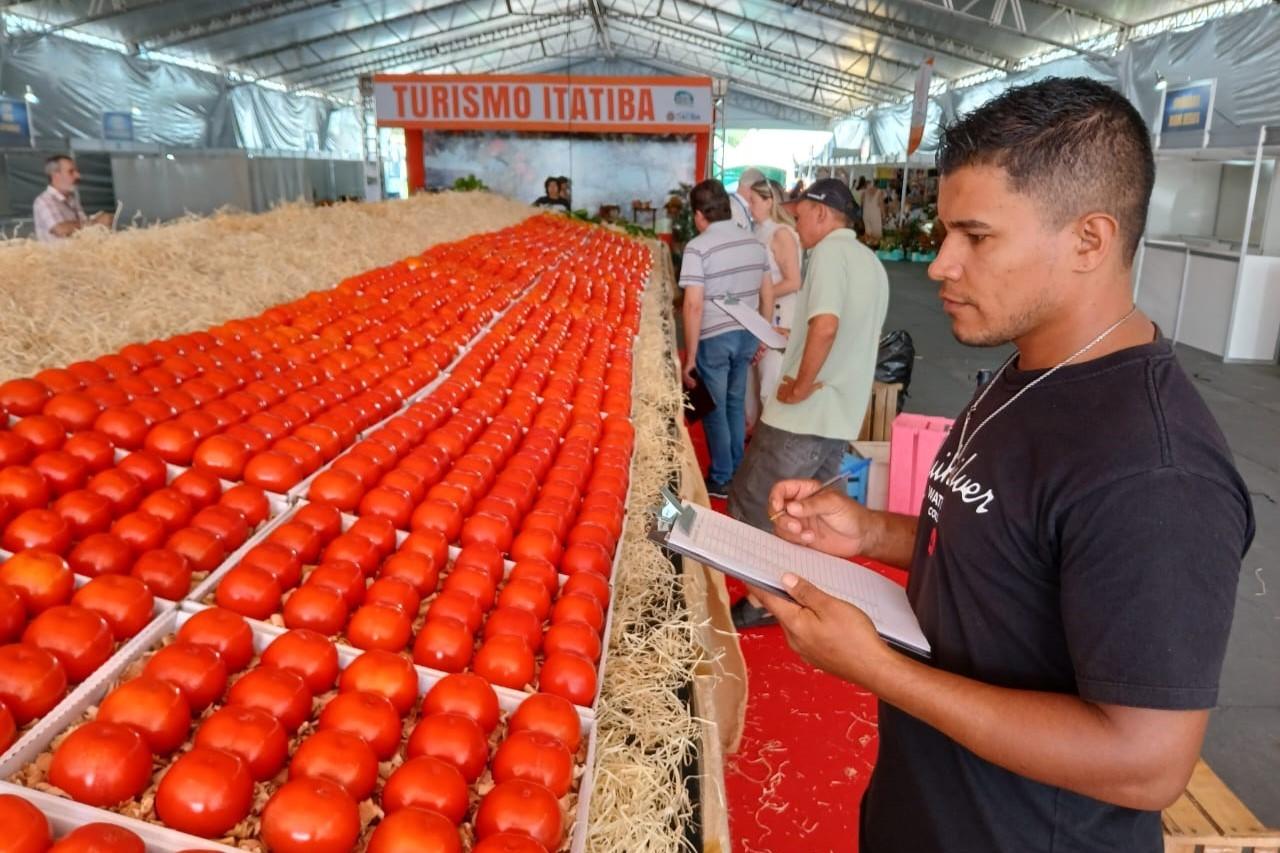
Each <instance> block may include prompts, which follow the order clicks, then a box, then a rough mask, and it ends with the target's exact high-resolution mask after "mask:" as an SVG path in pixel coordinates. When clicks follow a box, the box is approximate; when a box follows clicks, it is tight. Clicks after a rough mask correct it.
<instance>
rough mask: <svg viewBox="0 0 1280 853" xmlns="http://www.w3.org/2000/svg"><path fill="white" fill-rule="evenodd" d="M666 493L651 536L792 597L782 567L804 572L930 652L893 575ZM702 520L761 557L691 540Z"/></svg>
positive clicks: (916, 648) (894, 638)
mask: <svg viewBox="0 0 1280 853" xmlns="http://www.w3.org/2000/svg"><path fill="white" fill-rule="evenodd" d="M661 493H662V499H663V502H662V505H661V506H660V507H658V509H657V513H656V519H655V521H654V525H653V527H652V529H651V530H650V531H649V533H648V538H649V539H650V540H651V541H653V542H655V543H657V544H659V545H661V546H662V547H664V548H667V549H668V550H671V551H674V552H676V553H678V554H683V555H684V556H686V557H690V558H692V559H694V560H697V561H698V562H700V563H702V564H703V565H705V566H709V567H710V568H713V569H715V570H716V571H718V572H722V573H723V574H726V575H728V576H730V577H733V578H737V579H738V580H740V581H742V582H743V583H746V584H748V585H750V586H755V587H759V588H762V589H765V590H767V591H769V592H771V593H773V594H775V595H778V596H781V597H782V598H785V599H787V600H788V601H794V599H793V598H792V597H791V595H790V594H789V593H788V592H787V590H786V588H785V587H784V586H783V585H782V582H781V575H782V572H783V571H784V570H785V571H789V572H791V573H793V574H796V575H799V576H801V577H804V578H805V579H806V580H808V581H809V582H810V583H813V584H814V585H815V586H817V587H818V588H819V589H822V590H823V591H824V592H826V593H828V594H830V595H833V596H835V597H836V598H840V599H842V600H844V601H846V602H848V603H850V604H853V605H854V606H856V607H858V608H859V609H861V610H862V611H863V612H864V613H866V614H867V616H868V617H869V618H870V619H871V621H872V623H874V624H875V627H876V632H877V633H878V634H879V635H880V637H881V638H882V639H884V640H885V642H887V643H889V644H890V645H892V646H895V647H897V648H899V649H901V650H903V651H905V652H909V653H910V654H913V655H916V656H918V657H922V658H928V657H929V656H930V653H931V650H930V646H929V641H928V640H927V639H926V638H925V636H924V632H923V631H921V629H920V623H919V622H918V621H917V620H916V617H915V613H913V612H912V610H911V605H910V603H909V602H908V600H907V594H906V590H904V589H903V588H902V587H900V586H898V585H897V584H895V583H894V582H893V581H891V580H889V579H888V578H885V577H882V576H881V575H879V574H877V573H876V572H873V571H871V570H870V569H868V568H865V567H864V566H859V565H858V564H857V563H852V562H849V561H847V560H842V559H840V558H838V557H832V556H830V555H827V554H822V553H821V552H818V551H814V550H812V549H810V548H804V547H803V546H800V545H795V544H793V543H790V542H786V541H785V540H782V539H780V538H778V537H776V536H774V535H773V534H770V533H765V532H763V531H760V530H757V529H756V528H754V527H751V526H750V525H747V524H743V523H742V522H740V521H735V520H734V519H731V518H729V517H728V516H722V515H719V514H718V513H715V512H713V511H712V510H710V509H707V508H706V507H698V506H695V505H692V504H688V503H685V502H684V501H682V500H680V498H679V497H677V496H676V495H675V494H674V493H673V492H672V491H671V490H670V489H669V488H667V487H665V486H663V487H662V490H661ZM699 525H703V526H704V527H703V529H707V530H709V529H710V526H711V525H714V527H715V528H716V531H717V533H719V534H721V535H725V536H727V537H728V538H729V539H732V540H735V541H740V542H741V543H744V547H746V548H747V550H749V551H750V552H751V554H753V555H758V559H753V558H752V557H750V556H749V557H747V558H746V559H745V560H744V559H743V555H741V554H738V555H729V554H728V553H727V551H724V550H718V549H717V548H716V546H715V543H714V539H708V540H707V541H706V542H695V541H691V537H697V536H698V534H699V532H700V531H699ZM762 545H763V546H765V547H760V546H762ZM771 563H775V564H776V565H770V564H771Z"/></svg>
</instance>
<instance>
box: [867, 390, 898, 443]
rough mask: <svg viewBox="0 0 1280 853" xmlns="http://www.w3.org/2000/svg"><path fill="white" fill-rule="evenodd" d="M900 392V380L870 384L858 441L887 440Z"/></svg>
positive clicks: (895, 413) (895, 415)
mask: <svg viewBox="0 0 1280 853" xmlns="http://www.w3.org/2000/svg"><path fill="white" fill-rule="evenodd" d="M901 393H902V383H901V382H894V383H892V384H889V383H885V382H873V383H872V384H871V400H870V402H868V403H867V416H866V417H865V418H863V419H862V431H861V432H859V433H858V441H888V440H889V434H890V433H891V432H892V430H893V419H894V418H895V417H897V416H898V395H899V394H901Z"/></svg>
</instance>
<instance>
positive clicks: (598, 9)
mask: <svg viewBox="0 0 1280 853" xmlns="http://www.w3.org/2000/svg"><path fill="white" fill-rule="evenodd" d="M587 8H588V9H590V10H591V20H592V22H593V23H594V24H595V27H596V35H597V36H599V38H600V46H601V47H602V48H604V55H605V56H607V57H609V58H611V59H612V58H613V42H611V41H610V40H609V24H608V22H607V20H606V16H607V15H608V12H607V11H606V10H605V8H604V6H603V5H602V2H601V0H587Z"/></svg>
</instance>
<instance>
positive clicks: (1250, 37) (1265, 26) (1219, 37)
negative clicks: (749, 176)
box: [833, 5, 1280, 158]
mask: <svg viewBox="0 0 1280 853" xmlns="http://www.w3.org/2000/svg"><path fill="white" fill-rule="evenodd" d="M1277 44H1280V6H1275V5H1271V6H1264V7H1262V8H1260V9H1254V10H1252V11H1249V12H1244V13H1241V14H1239V15H1233V16H1231V17H1227V18H1218V19H1216V20H1213V21H1210V22H1208V23H1206V24H1205V25H1203V26H1200V27H1197V28H1196V29H1193V30H1189V31H1186V32H1170V33H1164V34H1161V35H1158V36H1155V37H1153V38H1149V39H1144V40H1142V41H1137V42H1132V43H1130V44H1128V45H1126V46H1125V47H1124V48H1123V49H1121V50H1120V51H1119V52H1118V53H1117V54H1116V55H1115V56H1113V57H1111V58H1109V59H1107V60H1105V61H1102V60H1091V59H1084V58H1079V57H1072V58H1068V59H1061V60H1058V61H1055V62H1049V63H1046V64H1044V65H1041V66H1040V67H1038V68H1035V69H1032V70H1029V71H1025V72H1022V73H1019V74H1013V75H1010V76H1008V77H1005V78H1001V79H999V80H992V81H991V82H988V83H982V84H979V85H977V86H969V87H966V88H964V89H957V90H955V91H951V92H943V93H940V94H938V95H936V96H934V97H932V98H931V99H930V102H929V117H928V124H927V126H926V129H925V137H924V141H923V142H922V143H921V145H920V149H919V152H918V153H919V154H926V155H930V156H932V154H933V153H934V151H935V150H936V148H937V142H938V129H939V127H940V125H941V124H942V123H944V122H948V121H951V120H953V119H954V118H955V117H956V116H958V115H962V114H963V113H966V112H968V111H969V110H972V109H974V108H975V107H977V106H979V105H980V104H982V103H984V102H986V101H987V100H989V99H990V98H992V97H994V96H996V95H998V94H999V93H1000V92H1002V91H1004V90H1005V89H1007V88H1008V87H1010V86H1014V85H1018V84H1021V83H1031V82H1034V81H1036V80H1039V79H1041V78H1043V77H1049V76H1056V77H1072V76H1085V77H1093V78H1096V79H1098V80H1103V81H1105V82H1108V83H1111V84H1112V85H1114V86H1115V87H1116V88H1118V89H1120V91H1122V92H1124V93H1125V95H1126V96H1127V97H1128V98H1129V100H1131V101H1133V103H1134V104H1135V105H1136V106H1137V107H1138V109H1139V111H1141V113H1142V115H1143V117H1144V118H1146V119H1147V122H1148V123H1150V124H1153V125H1154V123H1155V122H1156V119H1157V116H1156V112H1157V111H1158V110H1159V108H1160V92H1159V91H1158V90H1157V89H1156V88H1155V84H1156V79H1157V78H1156V74H1157V73H1159V74H1162V75H1163V76H1164V77H1165V78H1166V79H1167V80H1169V81H1170V82H1171V83H1172V84H1177V83H1179V82H1183V81H1187V80H1198V79H1203V78H1217V80H1218V89H1217V96H1216V101H1215V104H1214V115H1213V123H1212V128H1211V133H1210V145H1212V146H1221V147H1233V146H1241V145H1247V146H1252V145H1254V144H1256V143H1257V139H1258V130H1257V128H1258V126H1259V125H1264V124H1267V125H1270V124H1278V123H1280V86H1277V85H1276V50H1275V46H1276V45H1277ZM910 121H911V105H910V104H904V105H899V106H892V107H881V108H878V109H875V110H872V111H870V112H869V113H868V114H866V115H864V116H855V117H852V118H849V119H845V120H843V121H840V122H837V123H836V125H835V126H834V128H833V130H834V131H835V139H834V140H833V143H834V147H835V150H836V154H837V156H846V155H850V156H851V155H854V154H856V153H857V152H858V150H859V149H860V148H861V146H862V143H863V140H864V139H866V138H867V137H868V136H869V137H870V139H871V154H872V155H878V156H880V157H888V158H901V157H902V154H903V150H904V147H905V145H906V140H907V129H908V125H909V124H910Z"/></svg>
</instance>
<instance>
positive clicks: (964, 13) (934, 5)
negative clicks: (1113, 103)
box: [893, 0, 1110, 59]
mask: <svg viewBox="0 0 1280 853" xmlns="http://www.w3.org/2000/svg"><path fill="white" fill-rule="evenodd" d="M893 2H895V3H901V4H903V5H908V6H919V7H921V8H924V9H929V10H931V11H933V12H938V13H941V14H944V15H951V16H953V17H956V18H959V19H961V20H965V21H969V22H971V23H976V24H982V25H984V26H987V27H990V28H991V29H993V30H996V31H998V32H1002V33H1011V34H1013V35H1016V36H1020V37H1021V38H1024V39H1028V40H1030V41H1036V42H1040V43H1041V44H1047V45H1050V46H1052V47H1056V48H1059V49H1060V50H1067V51H1071V52H1072V53H1078V54H1080V55H1081V56H1089V57H1092V58H1094V59H1109V58H1110V57H1109V56H1107V55H1106V54H1103V53H1099V52H1098V51H1096V50H1089V49H1088V48H1084V47H1080V46H1079V45H1076V44H1071V43H1070V42H1065V41H1061V40H1059V39H1054V38H1049V37H1048V36H1043V35H1039V34H1038V33H1035V32H1032V31H1031V30H1028V29H1027V21H1026V16H1025V15H1024V14H1023V12H1022V0H993V2H992V4H991V12H990V14H989V15H987V16H985V17H984V16H983V15H980V14H976V13H975V12H972V11H970V9H972V8H974V7H976V6H977V5H978V0H972V2H970V3H968V4H966V5H965V6H963V7H961V8H956V2H955V0H893ZM1008 15H1011V16H1012V19H1013V23H1012V24H1006V23H1005V22H1004V21H1005V18H1006V17H1007V16H1008Z"/></svg>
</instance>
